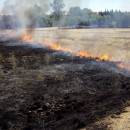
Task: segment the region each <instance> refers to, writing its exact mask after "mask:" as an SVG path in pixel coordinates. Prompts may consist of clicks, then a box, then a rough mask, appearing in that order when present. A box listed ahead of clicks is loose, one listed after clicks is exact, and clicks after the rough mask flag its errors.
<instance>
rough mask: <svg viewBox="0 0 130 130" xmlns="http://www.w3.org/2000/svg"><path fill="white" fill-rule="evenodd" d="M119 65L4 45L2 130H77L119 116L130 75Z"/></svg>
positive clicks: (0, 52) (0, 56) (0, 53)
mask: <svg viewBox="0 0 130 130" xmlns="http://www.w3.org/2000/svg"><path fill="white" fill-rule="evenodd" d="M117 65H118V63H113V62H108V61H100V62H98V61H97V59H91V58H82V59H81V58H79V57H74V56H72V55H71V54H68V53H66V54H64V53H63V52H56V51H53V50H50V49H47V48H31V47H29V46H28V47H27V46H6V44H5V43H1V45H0V129H11V130H15V129H16V130H18V129H22V130H32V129H37V130H44V129H45V130H61V129H64V130H76V129H80V128H84V127H85V126H89V125H91V126H92V125H93V123H94V122H96V121H98V120H101V119H102V118H104V117H106V116H108V115H111V114H116V113H118V114H119V113H121V112H122V111H123V110H124V108H125V107H127V106H129V105H130V104H129V100H130V76H129V72H128V71H127V70H123V69H120V68H119V67H118V66H117ZM99 128H100V129H107V126H104V125H103V126H93V129H99Z"/></svg>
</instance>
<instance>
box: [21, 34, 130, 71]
mask: <svg viewBox="0 0 130 130" xmlns="http://www.w3.org/2000/svg"><path fill="white" fill-rule="evenodd" d="M21 41H23V42H27V43H33V42H34V40H33V39H32V38H31V31H28V32H27V34H26V35H25V36H23V37H22V38H21ZM112 42H113V41H112ZM38 44H39V45H41V46H47V47H49V48H50V49H52V50H58V51H65V52H71V53H73V54H74V55H75V56H77V57H80V58H94V59H96V58H97V60H98V61H102V60H103V61H112V62H119V63H120V64H119V65H118V66H119V67H121V68H124V69H127V70H130V65H129V64H128V63H129V62H126V63H125V62H123V61H122V60H121V59H120V58H116V57H114V56H110V54H109V52H108V51H107V52H105V54H102V53H101V52H98V53H97V54H94V52H93V51H92V52H90V53H88V49H86V50H79V51H78V52H76V51H75V50H74V49H71V48H69V47H68V48H65V47H64V46H63V45H62V44H61V43H60V44H57V43H56V42H53V41H50V40H49V39H48V38H46V39H45V40H44V42H41V43H38Z"/></svg>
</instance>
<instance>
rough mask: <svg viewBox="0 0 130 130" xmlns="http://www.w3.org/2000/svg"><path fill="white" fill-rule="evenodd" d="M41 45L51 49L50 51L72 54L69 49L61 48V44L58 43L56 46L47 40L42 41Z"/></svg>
mask: <svg viewBox="0 0 130 130" xmlns="http://www.w3.org/2000/svg"><path fill="white" fill-rule="evenodd" d="M43 44H44V45H46V46H49V47H50V49H52V50H58V51H66V52H73V51H72V50H71V49H69V48H63V47H62V44H61V43H60V44H56V43H54V42H49V41H48V39H45V41H44V43H43Z"/></svg>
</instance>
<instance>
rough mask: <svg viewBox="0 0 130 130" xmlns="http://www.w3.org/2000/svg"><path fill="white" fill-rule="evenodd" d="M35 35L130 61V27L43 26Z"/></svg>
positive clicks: (64, 44) (75, 48)
mask: <svg viewBox="0 0 130 130" xmlns="http://www.w3.org/2000/svg"><path fill="white" fill-rule="evenodd" d="M33 37H34V38H35V40H36V41H39V40H40V41H43V40H44V39H46V38H48V39H49V40H51V41H55V42H57V43H62V46H63V47H68V48H71V49H73V50H74V51H79V50H85V49H87V51H88V53H90V54H92V53H93V54H94V55H99V53H101V54H102V55H103V54H106V53H108V54H109V56H110V57H113V58H114V59H116V60H121V61H126V62H129V61H130V29H73V30H72V29H64V30H57V29H56V28H47V29H44V28H42V29H36V31H35V32H34V34H33Z"/></svg>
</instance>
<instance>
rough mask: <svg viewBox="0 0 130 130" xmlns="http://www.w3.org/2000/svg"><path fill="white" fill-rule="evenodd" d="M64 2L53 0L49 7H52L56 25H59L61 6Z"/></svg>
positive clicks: (61, 13) (62, 6)
mask: <svg viewBox="0 0 130 130" xmlns="http://www.w3.org/2000/svg"><path fill="white" fill-rule="evenodd" d="M64 6H65V4H64V2H63V0H53V2H52V4H51V7H52V9H53V17H54V18H55V20H56V21H58V26H59V27H60V21H59V20H60V18H61V17H62V15H63V8H64Z"/></svg>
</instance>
